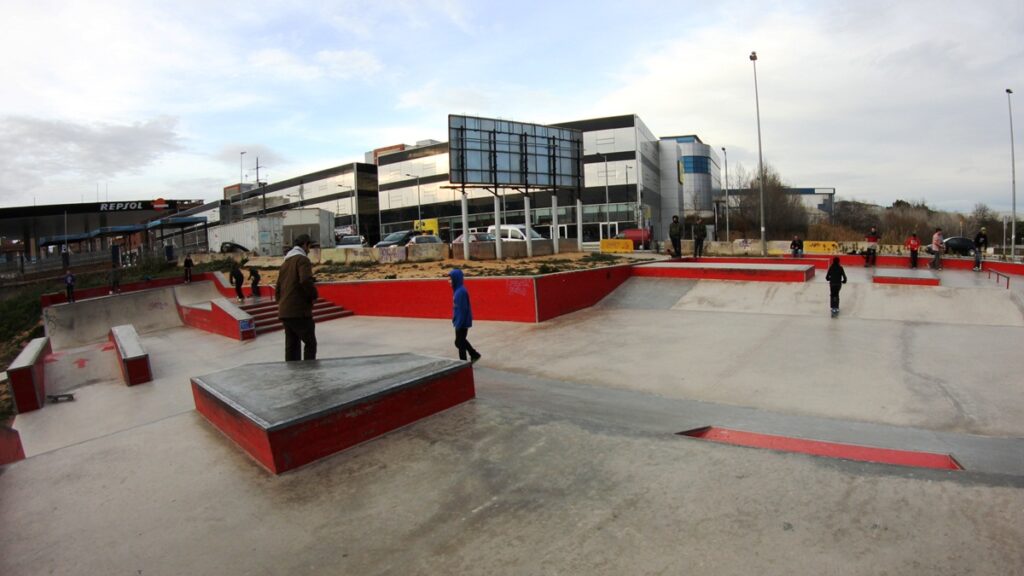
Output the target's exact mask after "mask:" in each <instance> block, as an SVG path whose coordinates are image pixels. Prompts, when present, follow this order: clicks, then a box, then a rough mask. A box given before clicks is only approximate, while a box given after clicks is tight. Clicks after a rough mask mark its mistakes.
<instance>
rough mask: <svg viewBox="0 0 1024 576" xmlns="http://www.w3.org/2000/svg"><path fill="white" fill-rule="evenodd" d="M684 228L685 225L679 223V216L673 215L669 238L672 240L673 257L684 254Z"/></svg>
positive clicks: (669, 227)
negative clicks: (682, 244)
mask: <svg viewBox="0 0 1024 576" xmlns="http://www.w3.org/2000/svg"><path fill="white" fill-rule="evenodd" d="M682 229H683V227H682V226H680V224H679V216H673V217H672V223H671V224H669V226H668V239H669V240H671V241H672V257H673V258H679V257H680V256H682V248H680V244H681V243H682V237H683V235H682Z"/></svg>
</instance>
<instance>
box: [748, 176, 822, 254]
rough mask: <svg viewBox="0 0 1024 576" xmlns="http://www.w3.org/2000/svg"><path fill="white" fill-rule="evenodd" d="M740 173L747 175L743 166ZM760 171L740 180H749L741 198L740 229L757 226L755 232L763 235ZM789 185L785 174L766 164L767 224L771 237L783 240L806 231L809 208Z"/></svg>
mask: <svg viewBox="0 0 1024 576" xmlns="http://www.w3.org/2000/svg"><path fill="white" fill-rule="evenodd" d="M737 172H738V174H739V175H740V176H741V177H745V176H747V174H746V172H745V171H743V170H742V169H741V170H739V171H737ZM759 176H760V175H759V174H754V175H753V176H750V177H746V178H744V179H741V180H739V182H741V183H744V182H745V183H746V188H747V190H748V193H746V194H743V195H742V196H741V197H740V199H739V215H740V218H739V220H740V221H741V222H740V226H738V228H739V229H740V230H755V231H757V233H756V234H754V236H760V229H761V226H760V222H761V189H760V177H759ZM786 189H787V186H786V185H785V184H784V183H783V181H782V177H781V176H779V173H778V172H777V171H776V170H775V169H774V168H773V167H771V166H769V165H767V164H765V167H764V226H765V237H766V238H767V239H768V240H772V239H775V240H781V239H784V238H789V237H790V236H793V235H794V234H799V235H800V236H806V235H807V222H808V218H807V210H806V209H805V208H804V205H803V202H801V201H800V197H799V196H798V195H796V194H789V193H787V190H786Z"/></svg>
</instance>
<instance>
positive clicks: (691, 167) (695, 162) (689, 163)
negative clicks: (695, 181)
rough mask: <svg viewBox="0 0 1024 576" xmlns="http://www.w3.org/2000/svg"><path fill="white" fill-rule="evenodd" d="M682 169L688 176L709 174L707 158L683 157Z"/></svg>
mask: <svg viewBox="0 0 1024 576" xmlns="http://www.w3.org/2000/svg"><path fill="white" fill-rule="evenodd" d="M683 169H684V170H685V171H686V172H687V173H688V174H710V173H711V169H710V162H709V159H708V157H707V156H683Z"/></svg>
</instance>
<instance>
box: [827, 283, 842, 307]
mask: <svg viewBox="0 0 1024 576" xmlns="http://www.w3.org/2000/svg"><path fill="white" fill-rule="evenodd" d="M842 289H843V285H842V284H831V283H830V284H829V285H828V291H829V299H828V301H829V305H830V306H831V307H832V309H833V310H837V309H839V291H840V290H842Z"/></svg>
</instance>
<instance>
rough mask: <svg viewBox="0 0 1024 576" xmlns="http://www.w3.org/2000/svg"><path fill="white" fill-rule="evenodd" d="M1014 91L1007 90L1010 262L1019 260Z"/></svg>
mask: <svg viewBox="0 0 1024 576" xmlns="http://www.w3.org/2000/svg"><path fill="white" fill-rule="evenodd" d="M1011 94H1013V90H1010V89H1009V88H1007V89H1006V107H1007V109H1008V110H1009V112H1010V189H1011V191H1012V194H1013V205H1012V208H1011V210H1012V212H1011V216H1010V217H1011V218H1013V220H1012V221H1011V222H1010V261H1011V262H1012V261H1013V260H1014V259H1016V258H1017V160H1016V157H1015V155H1014V150H1013V104H1012V103H1011V102H1010V95H1011Z"/></svg>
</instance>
